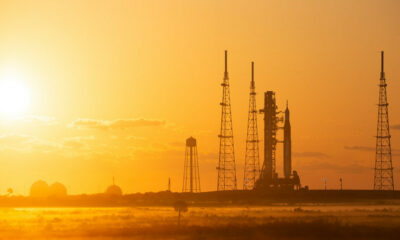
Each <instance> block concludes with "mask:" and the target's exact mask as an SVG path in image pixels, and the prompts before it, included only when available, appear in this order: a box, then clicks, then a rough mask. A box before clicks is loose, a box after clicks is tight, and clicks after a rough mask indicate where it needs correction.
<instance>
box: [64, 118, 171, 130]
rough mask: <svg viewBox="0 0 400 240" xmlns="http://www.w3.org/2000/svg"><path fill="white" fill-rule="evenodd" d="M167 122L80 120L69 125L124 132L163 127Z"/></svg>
mask: <svg viewBox="0 0 400 240" xmlns="http://www.w3.org/2000/svg"><path fill="white" fill-rule="evenodd" d="M164 124H165V121H161V120H154V119H116V120H113V121H107V120H98V119H88V118H80V119H77V120H75V121H73V122H72V123H71V124H69V126H70V127H73V128H77V129H95V130H116V129H119V130H123V129H127V128H135V127H151V126H162V125H164Z"/></svg>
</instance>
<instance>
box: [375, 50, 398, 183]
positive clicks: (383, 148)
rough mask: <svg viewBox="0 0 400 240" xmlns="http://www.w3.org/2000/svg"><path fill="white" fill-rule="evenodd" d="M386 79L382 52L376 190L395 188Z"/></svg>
mask: <svg viewBox="0 0 400 240" xmlns="http://www.w3.org/2000/svg"><path fill="white" fill-rule="evenodd" d="M386 86H387V84H386V79H385V72H384V69H383V51H382V52H381V78H380V83H379V104H378V127H377V135H376V158H375V179H374V190H394V183H393V166H392V149H391V146H390V137H391V136H390V131H389V116H388V101H387V96H386Z"/></svg>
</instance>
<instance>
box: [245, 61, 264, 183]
mask: <svg viewBox="0 0 400 240" xmlns="http://www.w3.org/2000/svg"><path fill="white" fill-rule="evenodd" d="M255 88H256V87H255V82H254V62H251V82H250V98H249V114H248V120H247V140H246V156H245V163H244V179H243V189H245V190H251V189H253V188H254V187H255V183H256V180H257V178H258V176H259V175H260V159H259V148H258V128H257V107H256V91H255Z"/></svg>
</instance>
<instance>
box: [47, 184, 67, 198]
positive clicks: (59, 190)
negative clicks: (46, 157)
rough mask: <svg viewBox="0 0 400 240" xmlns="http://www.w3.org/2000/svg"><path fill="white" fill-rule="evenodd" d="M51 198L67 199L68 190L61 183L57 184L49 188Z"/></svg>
mask: <svg viewBox="0 0 400 240" xmlns="http://www.w3.org/2000/svg"><path fill="white" fill-rule="evenodd" d="M49 196H51V197H65V196H67V188H66V187H65V186H64V185H63V184H61V183H59V182H55V183H53V184H51V185H50V187H49Z"/></svg>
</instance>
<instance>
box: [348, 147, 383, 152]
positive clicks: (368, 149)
mask: <svg viewBox="0 0 400 240" xmlns="http://www.w3.org/2000/svg"><path fill="white" fill-rule="evenodd" d="M344 149H346V150H352V151H362V152H375V147H367V146H344Z"/></svg>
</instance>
